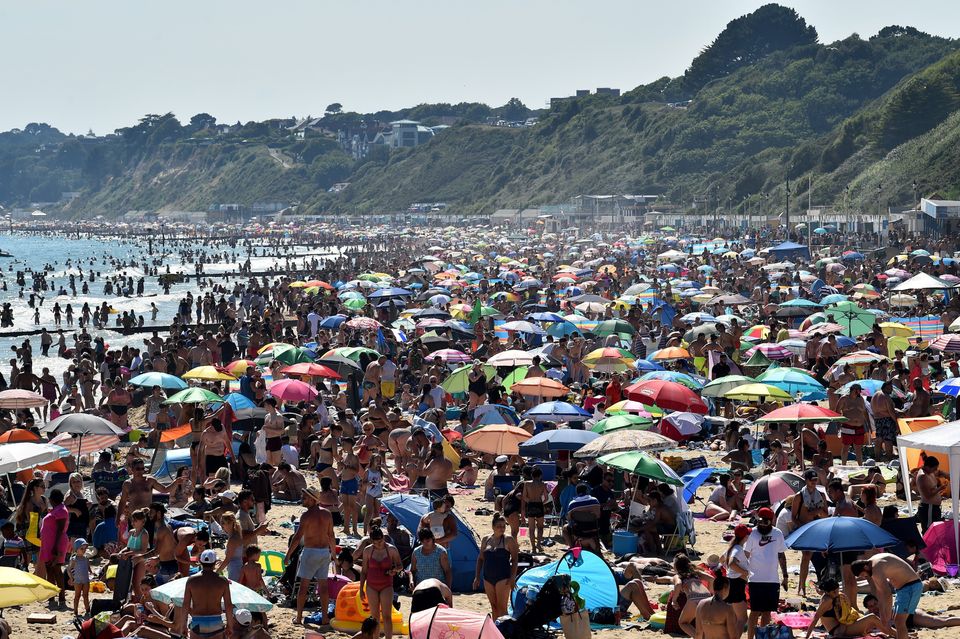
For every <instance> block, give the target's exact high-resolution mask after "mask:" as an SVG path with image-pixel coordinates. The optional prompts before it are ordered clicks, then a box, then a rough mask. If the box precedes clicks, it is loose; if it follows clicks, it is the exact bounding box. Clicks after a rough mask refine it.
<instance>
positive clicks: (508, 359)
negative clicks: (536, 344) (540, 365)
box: [487, 350, 534, 367]
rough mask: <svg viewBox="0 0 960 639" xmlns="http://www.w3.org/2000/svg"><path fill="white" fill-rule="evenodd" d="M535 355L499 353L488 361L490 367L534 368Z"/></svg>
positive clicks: (521, 352) (513, 352) (509, 352)
mask: <svg viewBox="0 0 960 639" xmlns="http://www.w3.org/2000/svg"><path fill="white" fill-rule="evenodd" d="M533 357H534V356H533V355H532V354H530V353H528V352H526V351H518V350H510V351H503V352H500V353H497V354H496V355H494V356H493V357H491V358H490V359H488V360H487V364H489V365H490V366H509V367H513V366H532V365H533Z"/></svg>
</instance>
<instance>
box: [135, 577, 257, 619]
mask: <svg viewBox="0 0 960 639" xmlns="http://www.w3.org/2000/svg"><path fill="white" fill-rule="evenodd" d="M189 579H190V577H182V578H180V579H174V580H173V581H168V582H167V583H165V584H163V585H162V586H157V587H156V588H153V589H152V590H151V591H150V597H152V598H153V599H156V600H157V601H159V602H160V603H165V604H171V605H174V606H182V605H183V595H184V592H185V591H186V589H187V581H188V580H189ZM230 601H231V602H232V603H233V605H234V607H235V608H245V609H247V610H249V611H250V612H269V611H270V610H271V609H272V608H273V604H272V603H270V600H268V599H266V598H264V597H262V596H260V595H259V594H258V593H257V592H256V591H254V590H251V589H250V588H247V587H246V586H243V585H241V584H239V583H237V582H236V581H231V582H230Z"/></svg>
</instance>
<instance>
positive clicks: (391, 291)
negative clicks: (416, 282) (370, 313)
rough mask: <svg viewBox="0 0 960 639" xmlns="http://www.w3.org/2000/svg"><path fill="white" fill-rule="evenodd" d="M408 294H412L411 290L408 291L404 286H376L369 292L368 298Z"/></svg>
mask: <svg viewBox="0 0 960 639" xmlns="http://www.w3.org/2000/svg"><path fill="white" fill-rule="evenodd" d="M408 295H413V291H408V290H407V289H405V288H397V287H395V286H388V287H387V288H378V289H377V290H375V291H374V292H373V293H370V299H381V298H388V297H405V296H408Z"/></svg>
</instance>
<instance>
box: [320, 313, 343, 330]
mask: <svg viewBox="0 0 960 639" xmlns="http://www.w3.org/2000/svg"><path fill="white" fill-rule="evenodd" d="M347 319H349V318H348V317H347V316H346V315H328V316H327V317H324V318H323V319H322V320H320V323H319V324H318V325H317V326H318V327H319V328H326V329H328V330H329V329H337V328H340V325H341V324H343V323H344V322H346V321H347Z"/></svg>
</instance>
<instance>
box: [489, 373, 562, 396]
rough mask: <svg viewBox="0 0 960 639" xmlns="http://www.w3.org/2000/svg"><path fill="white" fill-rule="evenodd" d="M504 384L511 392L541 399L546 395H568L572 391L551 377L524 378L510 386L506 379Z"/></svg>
mask: <svg viewBox="0 0 960 639" xmlns="http://www.w3.org/2000/svg"><path fill="white" fill-rule="evenodd" d="M504 386H506V387H507V388H509V389H510V392H513V393H520V394H521V395H526V396H529V397H539V398H541V399H542V398H545V397H566V396H567V394H568V393H569V392H570V389H569V388H567V387H566V386H564V385H563V384H561V383H560V382H558V381H557V380H555V379H550V378H549V377H531V378H529V379H522V380H520V381H518V382H515V383H513V384H512V385H510V386H507V384H506V380H504Z"/></svg>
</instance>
